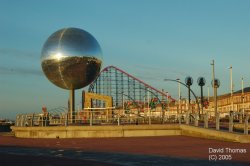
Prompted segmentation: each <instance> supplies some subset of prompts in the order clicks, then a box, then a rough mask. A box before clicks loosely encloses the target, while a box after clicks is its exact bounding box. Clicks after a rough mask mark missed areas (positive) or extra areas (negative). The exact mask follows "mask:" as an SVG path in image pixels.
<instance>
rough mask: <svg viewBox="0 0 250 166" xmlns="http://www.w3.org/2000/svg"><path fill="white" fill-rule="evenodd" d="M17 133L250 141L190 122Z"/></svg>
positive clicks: (36, 129) (247, 137)
mask: <svg viewBox="0 0 250 166" xmlns="http://www.w3.org/2000/svg"><path fill="white" fill-rule="evenodd" d="M12 130H13V131H14V133H15V136H16V137H21V138H104V137H145V136H170V135H172V136H173V135H175V136H176V135H185V136H191V137H199V138H205V139H216V140H222V141H232V142H240V143H250V135H243V134H235V133H229V132H222V131H216V130H213V129H204V128H199V127H194V126H188V125H179V124H164V125H137V126H135V125H127V126H126V125H124V126H56V127H52V126H50V127H12Z"/></svg>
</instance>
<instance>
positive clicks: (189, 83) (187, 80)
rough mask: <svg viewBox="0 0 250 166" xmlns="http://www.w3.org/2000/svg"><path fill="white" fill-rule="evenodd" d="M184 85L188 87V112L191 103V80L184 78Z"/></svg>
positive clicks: (190, 78)
mask: <svg viewBox="0 0 250 166" xmlns="http://www.w3.org/2000/svg"><path fill="white" fill-rule="evenodd" d="M185 83H186V85H187V87H188V111H189V110H190V101H191V98H190V86H191V85H192V84H193V78H192V77H190V76H188V77H186V79H185Z"/></svg>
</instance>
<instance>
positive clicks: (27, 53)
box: [0, 48, 40, 59]
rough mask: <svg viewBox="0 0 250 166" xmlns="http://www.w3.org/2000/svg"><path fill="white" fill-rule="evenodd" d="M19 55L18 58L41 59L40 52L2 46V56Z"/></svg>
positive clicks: (0, 50)
mask: <svg viewBox="0 0 250 166" xmlns="http://www.w3.org/2000/svg"><path fill="white" fill-rule="evenodd" d="M3 56H4V57H6V56H7V57H8V56H9V57H17V58H27V59H30V58H31V59H39V58H40V54H39V53H35V52H30V51H25V50H19V49H14V48H0V57H3Z"/></svg>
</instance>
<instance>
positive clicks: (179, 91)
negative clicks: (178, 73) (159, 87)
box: [176, 78, 182, 113]
mask: <svg viewBox="0 0 250 166" xmlns="http://www.w3.org/2000/svg"><path fill="white" fill-rule="evenodd" d="M176 80H177V81H178V98H179V107H178V113H180V112H181V113H182V108H181V83H180V79H179V78H177V79H176Z"/></svg>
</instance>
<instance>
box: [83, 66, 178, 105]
mask: <svg viewBox="0 0 250 166" xmlns="http://www.w3.org/2000/svg"><path fill="white" fill-rule="evenodd" d="M88 91H89V92H93V93H98V94H102V95H108V96H112V97H113V106H115V107H117V106H122V105H123V102H124V101H128V100H129V99H132V100H133V101H134V102H138V103H140V102H141V103H142V102H144V103H145V101H148V100H149V99H150V100H151V99H153V98H156V99H157V100H158V102H161V103H163V102H166V101H175V99H173V98H172V97H171V96H169V95H168V93H165V92H163V91H160V90H158V89H156V88H154V87H152V86H150V85H149V84H147V83H145V82H143V81H142V80H140V79H138V78H136V77H134V76H132V75H130V74H128V73H127V72H125V71H123V70H122V69H119V68H117V67H115V66H108V67H106V68H104V69H103V70H102V71H101V72H100V74H99V76H98V77H97V78H96V79H95V80H94V81H93V82H92V83H91V84H90V86H89V89H88ZM96 105H98V102H97V103H96Z"/></svg>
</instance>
